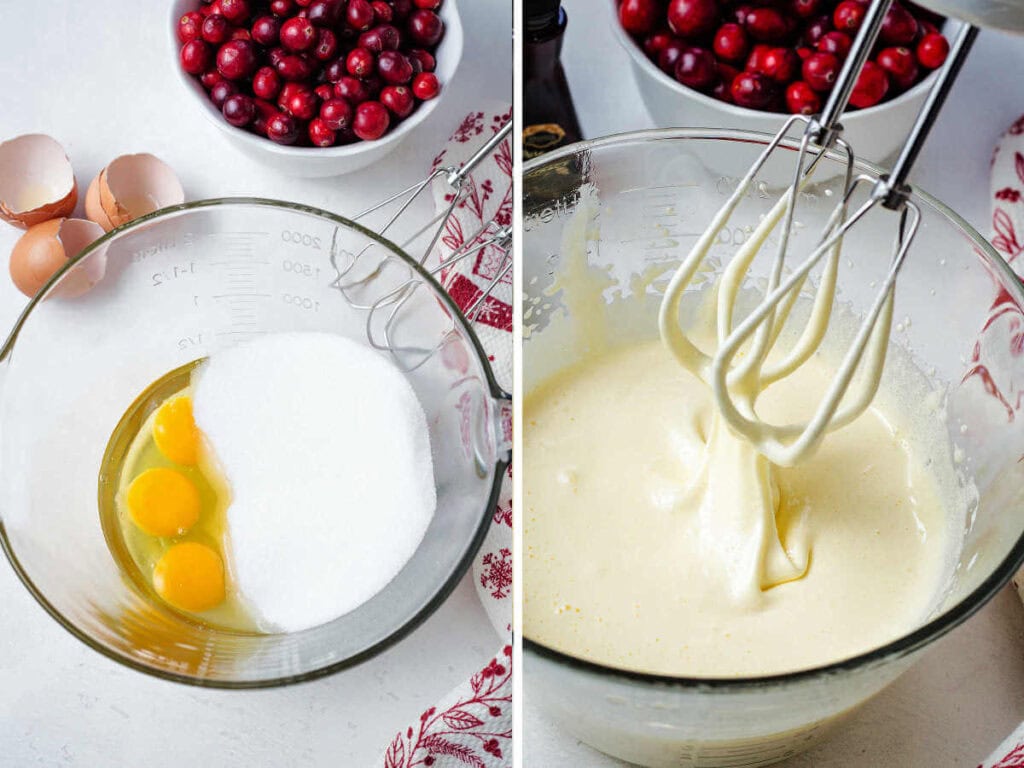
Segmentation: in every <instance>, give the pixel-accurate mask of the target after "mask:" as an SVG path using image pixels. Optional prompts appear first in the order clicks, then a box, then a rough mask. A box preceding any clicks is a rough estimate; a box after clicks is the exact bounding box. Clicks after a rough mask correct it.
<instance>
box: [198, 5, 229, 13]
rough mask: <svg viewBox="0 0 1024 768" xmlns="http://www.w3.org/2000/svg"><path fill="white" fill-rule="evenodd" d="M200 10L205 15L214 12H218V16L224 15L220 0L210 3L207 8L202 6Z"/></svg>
mask: <svg viewBox="0 0 1024 768" xmlns="http://www.w3.org/2000/svg"><path fill="white" fill-rule="evenodd" d="M199 12H200V13H201V14H203V16H210V15H212V14H214V13H216V14H217V15H218V16H223V15H224V14H222V13H221V12H220V2H213V3H210V4H209V5H207V6H206V7H205V8H200V9H199Z"/></svg>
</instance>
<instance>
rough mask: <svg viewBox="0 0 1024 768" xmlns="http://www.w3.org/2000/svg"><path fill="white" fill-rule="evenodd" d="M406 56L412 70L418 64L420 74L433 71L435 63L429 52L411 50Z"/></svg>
mask: <svg viewBox="0 0 1024 768" xmlns="http://www.w3.org/2000/svg"><path fill="white" fill-rule="evenodd" d="M406 55H407V56H408V57H409V61H411V62H412V66H413V69H415V68H416V65H417V64H418V65H419V71H420V72H433V71H434V67H435V66H436V62H435V61H434V55H433V54H432V53H430V52H429V51H424V50H423V49H422V48H413V49H412V50H411V51H409V52H408V53H407V54H406Z"/></svg>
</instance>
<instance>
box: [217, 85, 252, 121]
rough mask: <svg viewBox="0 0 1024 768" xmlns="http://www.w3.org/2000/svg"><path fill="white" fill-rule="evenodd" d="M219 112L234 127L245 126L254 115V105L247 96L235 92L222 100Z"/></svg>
mask: <svg viewBox="0 0 1024 768" xmlns="http://www.w3.org/2000/svg"><path fill="white" fill-rule="evenodd" d="M221 114H223V115H224V119H225V120H227V121H228V122H229V123H231V124H232V125H233V126H235V127H236V128H245V126H247V125H249V123H251V122H252V121H253V120H254V119H255V117H256V105H254V104H253V103H252V99H250V98H249V97H248V96H244V95H242V94H240V93H236V94H235V95H234V96H230V97H229V98H228V99H227V100H226V101H225V102H224V106H223V107H221Z"/></svg>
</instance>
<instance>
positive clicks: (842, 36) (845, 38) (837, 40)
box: [815, 30, 853, 59]
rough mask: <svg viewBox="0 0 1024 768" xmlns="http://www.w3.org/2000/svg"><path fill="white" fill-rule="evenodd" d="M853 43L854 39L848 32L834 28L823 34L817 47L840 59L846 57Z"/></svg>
mask: <svg viewBox="0 0 1024 768" xmlns="http://www.w3.org/2000/svg"><path fill="white" fill-rule="evenodd" d="M852 45H853V40H851V39H850V36H849V35H848V34H846V33H845V32H838V31H835V30H833V31H832V32H826V33H825V34H824V35H822V36H821V38H820V39H819V40H818V44H817V46H815V47H816V48H817V49H818V50H819V51H821V52H822V53H831V54H832V55H833V56H835V57H837V58H839V59H845V58H846V56H847V54H848V53H849V52H850V46H852Z"/></svg>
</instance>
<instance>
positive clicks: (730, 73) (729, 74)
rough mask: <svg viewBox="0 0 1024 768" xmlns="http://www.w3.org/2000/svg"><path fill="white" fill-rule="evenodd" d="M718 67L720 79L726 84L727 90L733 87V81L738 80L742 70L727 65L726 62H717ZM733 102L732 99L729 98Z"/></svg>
mask: <svg viewBox="0 0 1024 768" xmlns="http://www.w3.org/2000/svg"><path fill="white" fill-rule="evenodd" d="M716 63H717V65H718V79H719V81H721V82H724V83H725V86H726V89H728V87H729V86H730V85H732V81H733V80H735V79H736V75H738V74H739V73H740V70H739V69H737V68H736V67H734V66H732V65H731V64H726V63H725V62H724V61H719V62H716ZM729 99H730V100H732V97H731V96H730V97H729Z"/></svg>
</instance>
